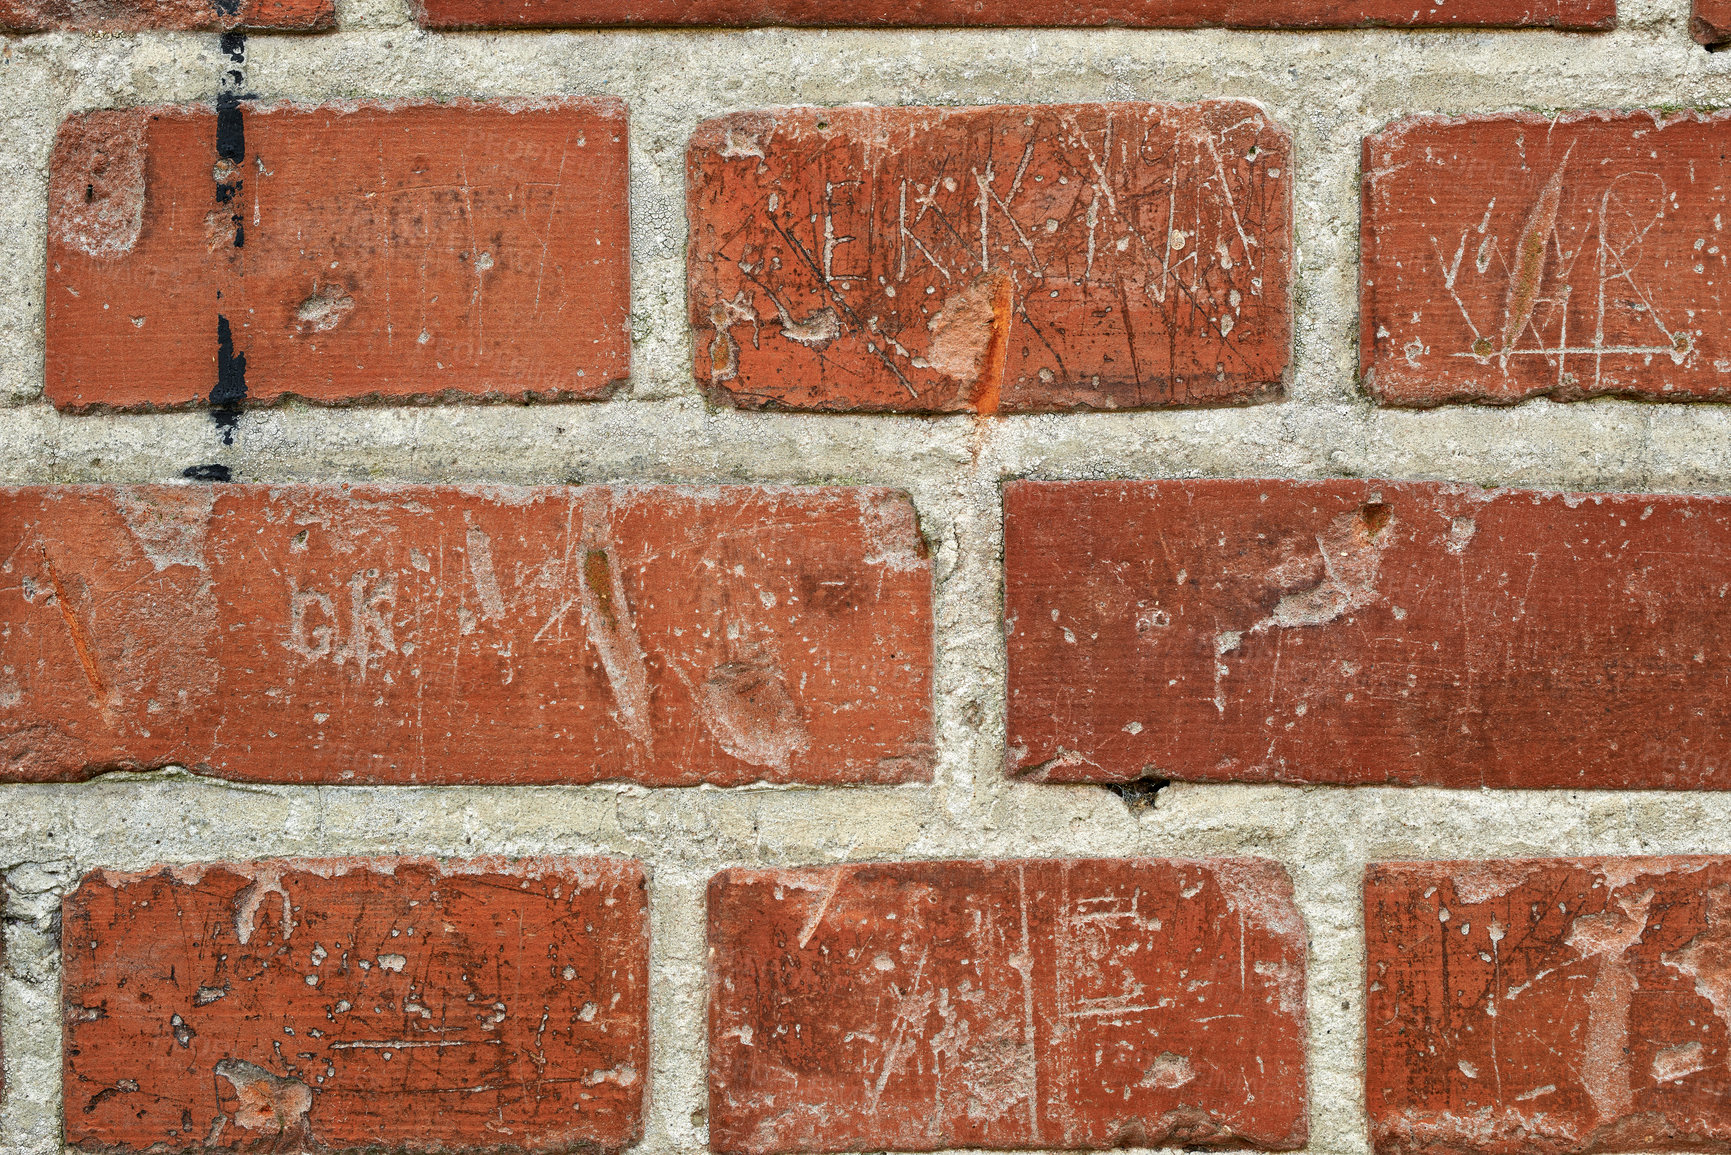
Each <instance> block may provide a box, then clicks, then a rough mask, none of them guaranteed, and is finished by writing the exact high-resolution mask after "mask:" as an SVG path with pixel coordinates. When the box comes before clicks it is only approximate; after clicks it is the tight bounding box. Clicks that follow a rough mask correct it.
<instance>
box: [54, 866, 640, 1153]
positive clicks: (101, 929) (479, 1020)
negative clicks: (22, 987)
mask: <svg viewBox="0 0 1731 1155" xmlns="http://www.w3.org/2000/svg"><path fill="white" fill-rule="evenodd" d="M646 899H647V896H646V894H645V891H644V876H643V871H642V868H641V867H640V866H639V865H638V864H637V863H635V862H629V861H625V860H622V859H593V858H592V859H573V858H554V859H528V860H524V861H520V862H508V861H505V860H503V859H479V860H473V861H459V862H446V863H440V862H436V861H434V860H432V859H392V858H374V859H367V858H346V859H298V860H292V859H291V860H284V861H272V862H254V863H245V864H238V865H237V864H229V863H217V864H211V865H195V866H178V867H170V866H164V867H158V868H156V869H155V870H151V871H146V872H144V873H141V874H118V873H112V872H106V871H104V872H97V873H95V874H91V875H89V876H87V877H86V878H85V880H84V882H83V884H82V885H81V886H80V887H79V888H78V890H76V891H75V892H74V893H73V894H71V895H70V896H68V898H67V899H66V902H65V913H64V919H63V928H64V931H63V933H64V936H65V940H64V953H63V959H64V963H63V965H64V967H65V983H64V1000H65V1001H64V1006H65V1031H66V1046H65V1053H64V1078H65V1083H64V1087H65V1120H66V1140H67V1142H68V1143H70V1144H73V1145H75V1146H78V1147H81V1148H83V1149H85V1150H91V1151H115V1152H121V1151H128V1152H130V1151H145V1150H149V1151H204V1150H208V1149H211V1148H219V1149H222V1150H245V1151H302V1150H360V1149H363V1148H365V1149H369V1150H391V1151H444V1152H458V1151H477V1152H478V1151H489V1152H564V1151H571V1150H593V1151H602V1152H612V1151H618V1150H621V1149H622V1148H624V1147H627V1146H629V1145H630V1144H631V1143H632V1142H634V1141H635V1140H636V1138H637V1137H638V1135H639V1134H640V1133H641V1130H642V1122H641V1114H642V1110H643V1101H644V1088H645V1084H646V1080H647V1074H648V1059H649V1015H648V987H649V918H648V911H647V901H646Z"/></svg>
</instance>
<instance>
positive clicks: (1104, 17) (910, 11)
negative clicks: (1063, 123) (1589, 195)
mask: <svg viewBox="0 0 1731 1155" xmlns="http://www.w3.org/2000/svg"><path fill="white" fill-rule="evenodd" d="M415 10H416V15H417V17H418V18H419V19H420V21H421V23H422V24H424V25H426V26H427V27H429V28H501V27H523V26H528V27H537V26H538V27H560V26H564V27H573V26H576V27H581V26H585V25H618V24H626V25H629V24H649V25H680V24H687V25H689V24H699V25H723V26H734V27H749V26H753V25H764V24H781V25H807V26H811V25H816V26H825V25H828V26H847V25H854V26H866V27H897V26H901V27H907V26H931V25H938V26H943V25H951V26H967V25H973V26H999V27H1029V26H1041V25H1045V26H1058V27H1063V26H1070V27H1080V26H1097V25H1118V26H1121V27H1130V28H1206V27H1227V28H1349V27H1361V26H1365V25H1392V26H1396V27H1449V26H1452V27H1458V28H1466V27H1475V26H1476V27H1521V26H1525V27H1551V28H1570V29H1577V30H1583V31H1584V30H1591V29H1604V28H1610V27H1612V26H1614V25H1615V24H1616V20H1617V5H1616V0H1447V3H1446V4H1444V3H1440V2H1436V0H1431V2H1428V3H1422V4H1412V3H1408V2H1406V0H1162V2H1161V3H1159V4H1150V3H1147V2H1146V0H1094V2H1092V3H1089V4H1086V5H1078V4H1075V3H1071V2H1070V0H1020V2H1019V3H1016V2H1012V0H875V2H872V3H862V2H858V0H855V2H852V3H846V4H838V3H836V2H835V0H526V2H525V0H416V4H415Z"/></svg>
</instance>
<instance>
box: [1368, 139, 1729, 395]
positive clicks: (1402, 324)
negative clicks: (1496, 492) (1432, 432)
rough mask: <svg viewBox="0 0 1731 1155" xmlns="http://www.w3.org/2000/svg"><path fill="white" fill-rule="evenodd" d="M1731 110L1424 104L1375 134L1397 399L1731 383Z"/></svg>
mask: <svg viewBox="0 0 1731 1155" xmlns="http://www.w3.org/2000/svg"><path fill="white" fill-rule="evenodd" d="M1728 154H1731V114H1725V113H1712V114H1701V113H1695V112H1686V113H1677V114H1674V115H1663V114H1660V113H1658V112H1576V113H1568V114H1566V115H1563V116H1560V117H1556V118H1552V117H1548V116H1544V115H1541V114H1539V113H1520V114H1507V115H1497V116H1471V117H1440V116H1419V117H1414V118H1412V119H1410V120H1405V121H1401V122H1400V123H1398V124H1396V125H1394V126H1393V127H1391V128H1389V129H1388V130H1387V131H1385V132H1383V133H1382V134H1380V135H1378V136H1373V137H1370V138H1369V139H1367V140H1366V141H1365V144H1364V225H1363V246H1364V253H1363V261H1362V263H1361V270H1362V271H1361V289H1360V308H1361V310H1362V314H1363V316H1362V318H1361V322H1360V326H1359V332H1360V334H1361V336H1360V359H1361V362H1362V364H1361V368H1362V370H1363V373H1364V379H1365V382H1366V384H1367V386H1368V387H1369V389H1370V390H1371V392H1372V393H1373V394H1374V395H1375V396H1376V398H1377V400H1379V401H1380V402H1382V403H1383V404H1385V405H1411V406H1425V405H1439V404H1444V403H1447V402H1453V401H1475V402H1484V403H1490V404H1510V403H1513V402H1517V401H1522V400H1525V399H1526V398H1529V397H1538V396H1548V397H1553V398H1556V399H1558V400H1573V399H1578V398H1583V397H1595V396H1600V395H1606V394H1611V395H1618V396H1624V397H1642V398H1649V399H1653V400H1669V401H1689V400H1696V399H1704V400H1705V399H1717V400H1724V399H1726V398H1731V340H1727V338H1726V331H1727V322H1728V321H1731V292H1728V290H1731V266H1728V265H1727V260H1728V258H1731V234H1727V233H1725V231H1724V228H1725V223H1726V219H1727V218H1731V197H1728V189H1731V162H1728V161H1727V159H1726V157H1727V155H1728Z"/></svg>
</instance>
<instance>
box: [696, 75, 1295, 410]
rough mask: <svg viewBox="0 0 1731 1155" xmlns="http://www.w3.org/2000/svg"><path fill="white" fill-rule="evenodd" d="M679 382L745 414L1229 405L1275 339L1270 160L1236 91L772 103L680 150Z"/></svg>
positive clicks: (1275, 381) (1283, 279) (1278, 328)
mask: <svg viewBox="0 0 1731 1155" xmlns="http://www.w3.org/2000/svg"><path fill="white" fill-rule="evenodd" d="M687 168H688V171H689V188H688V198H689V210H688V215H689V218H690V221H691V239H690V249H689V256H688V263H689V276H690V281H691V290H690V308H691V327H692V334H693V344H694V355H695V357H696V372H697V379H698V382H699V384H700V385H702V386H703V387H705V388H706V389H707V390H709V391H710V392H711V393H712V394H714V395H716V396H718V397H720V398H723V399H725V400H727V401H730V402H732V403H734V404H737V405H742V406H747V407H753V408H755V407H760V406H770V407H783V408H790V409H825V410H854V411H862V412H909V413H953V412H974V413H980V414H992V413H998V412H1030V411H1048V410H1064V409H1079V408H1105V409H1118V408H1139V407H1147V406H1172V405H1201V404H1220V403H1227V402H1244V401H1249V400H1253V399H1256V398H1259V397H1262V396H1264V395H1266V394H1269V393H1272V392H1275V391H1277V390H1278V388H1279V386H1280V383H1281V381H1282V380H1283V377H1284V373H1285V369H1286V364H1287V356H1288V352H1289V346H1290V344H1291V317H1290V309H1291V300H1290V296H1289V287H1290V286H1289V281H1290V278H1291V262H1292V254H1291V245H1292V234H1291V228H1292V224H1291V222H1292V206H1291V199H1292V179H1293V174H1292V157H1291V142H1290V140H1289V139H1288V137H1287V135H1286V133H1285V132H1284V131H1283V130H1281V129H1280V128H1278V127H1277V126H1275V125H1274V124H1273V123H1271V122H1270V121H1269V120H1268V118H1267V117H1266V116H1265V115H1264V114H1263V113H1262V111H1261V110H1260V109H1259V108H1257V107H1256V106H1255V105H1251V104H1245V103H1242V102H1235V101H1214V102H1209V103H1205V104H1194V105H1156V104H1072V105H1052V106H1002V107H985V108H967V109H938V108H878V109H858V108H851V109H811V108H804V109H773V110H769V111H764V112H751V113H739V114H735V115H732V116H728V117H723V118H722V119H720V120H714V121H709V122H707V123H705V124H704V125H702V126H700V127H699V128H698V130H697V132H696V134H695V135H694V136H693V137H692V142H691V151H690V154H689V158H688V164H687Z"/></svg>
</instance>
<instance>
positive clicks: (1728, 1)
mask: <svg viewBox="0 0 1731 1155" xmlns="http://www.w3.org/2000/svg"><path fill="white" fill-rule="evenodd" d="M1689 34H1690V35H1691V36H1693V37H1694V38H1695V41H1696V43H1698V44H1705V45H1706V46H1707V47H1709V48H1717V47H1719V46H1720V45H1722V44H1725V43H1726V42H1727V41H1731V0H1695V11H1694V14H1693V15H1692V16H1691V17H1690V19H1689Z"/></svg>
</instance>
